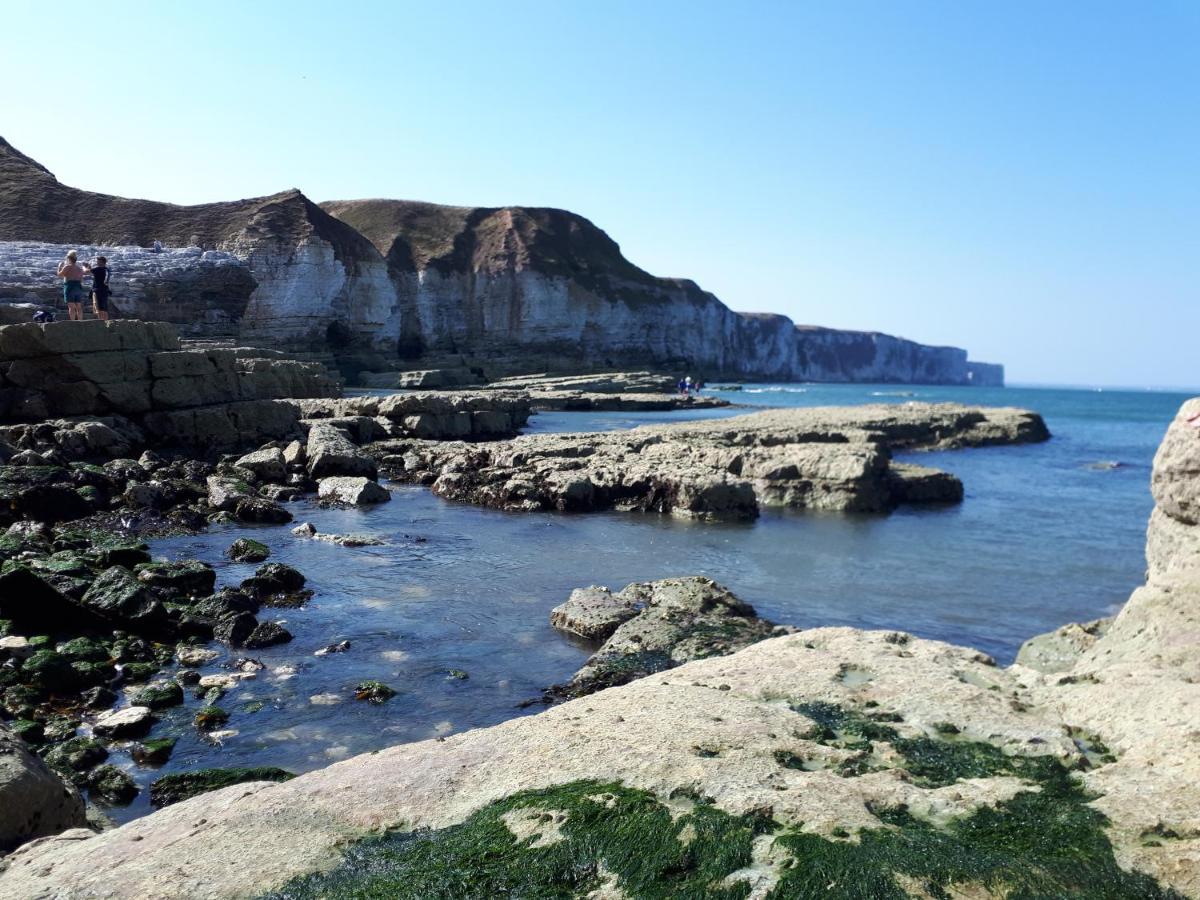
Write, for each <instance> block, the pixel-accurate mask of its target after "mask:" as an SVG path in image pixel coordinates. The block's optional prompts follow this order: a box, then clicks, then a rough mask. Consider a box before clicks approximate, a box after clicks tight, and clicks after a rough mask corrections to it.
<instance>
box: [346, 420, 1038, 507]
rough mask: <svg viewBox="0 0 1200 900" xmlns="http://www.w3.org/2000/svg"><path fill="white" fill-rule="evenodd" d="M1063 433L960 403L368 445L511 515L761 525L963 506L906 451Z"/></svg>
mask: <svg viewBox="0 0 1200 900" xmlns="http://www.w3.org/2000/svg"><path fill="white" fill-rule="evenodd" d="M1047 437H1049V432H1048V431H1047V430H1046V426H1045V423H1044V422H1043V421H1042V419H1041V417H1040V416H1038V415H1037V414H1036V413H1032V412H1029V411H1026V410H1018V409H998V408H971V407H964V406H958V405H954V404H920V403H914V404H906V405H903V406H895V405H877V406H860V407H827V408H813V409H793V410H772V411H768V412H760V413H752V414H749V415H745V416H735V417H731V418H725V419H719V420H708V421H701V422H689V423H684V424H678V425H657V426H644V427H641V428H635V429H633V430H631V431H622V432H601V433H593V434H545V435H526V436H522V437H518V438H515V439H513V440H511V441H504V442H498V443H483V444H464V443H424V442H406V441H384V442H379V443H376V444H374V445H372V446H370V447H369V448H368V450H369V452H371V453H372V455H374V456H375V457H376V458H377V459H379V460H380V463H381V465H382V467H383V468H384V470H385V471H387V472H389V473H390V474H391V475H392V476H393V477H395V478H398V479H400V480H407V481H415V482H419V483H427V484H431V485H432V486H433V491H434V493H436V494H438V495H439V496H442V497H446V498H447V499H452V500H462V501H466V502H470V503H477V504H479V505H483V506H493V507H497V508H500V509H511V510H539V509H543V510H544V509H559V510H569V511H590V510H602V509H623V510H641V511H657V512H664V513H670V514H672V515H676V516H682V517H690V518H698V519H719V518H750V517H753V516H755V515H757V514H758V510H759V508H760V506H781V507H793V508H806V509H822V510H844V511H859V512H880V511H886V510H888V509H892V508H893V507H895V506H897V505H898V504H900V503H905V502H957V501H959V500H961V499H962V484H961V482H959V480H958V479H957V478H955V477H954V476H952V475H949V474H947V473H945V472H940V471H937V470H935V469H929V468H926V467H922V466H917V465H913V464H910V463H905V464H900V463H894V462H892V459H891V453H892V451H893V450H912V449H956V448H960V447H974V446H985V445H990V444H1005V443H1024V442H1031V441H1040V440H1045V439H1046V438H1047Z"/></svg>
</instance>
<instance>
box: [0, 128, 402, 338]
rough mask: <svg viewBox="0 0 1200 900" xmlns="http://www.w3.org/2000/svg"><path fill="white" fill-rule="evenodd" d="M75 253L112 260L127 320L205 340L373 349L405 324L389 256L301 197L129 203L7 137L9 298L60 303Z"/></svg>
mask: <svg viewBox="0 0 1200 900" xmlns="http://www.w3.org/2000/svg"><path fill="white" fill-rule="evenodd" d="M155 241H160V242H161V243H162V245H163V246H164V248H165V250H164V252H163V253H153V252H152V251H151V250H150V249H149V248H150V247H152V246H153V244H154V242H155ZM71 249H77V250H79V251H80V254H81V257H83V258H89V257H91V256H95V255H103V256H107V257H108V261H109V266H110V268H111V269H112V271H113V290H114V301H115V303H116V305H117V306H118V308H119V309H120V310H121V311H122V313H124V314H125V315H129V316H136V317H138V318H144V319H153V320H156V321H167V322H172V323H175V324H178V325H180V326H182V327H183V328H184V329H185V331H187V332H190V333H193V334H213V333H224V334H238V335H240V336H242V337H245V338H250V339H255V338H262V339H268V338H269V339H270V340H271V341H272V343H273V344H274V345H278V344H280V343H285V344H295V345H313V344H320V343H323V342H324V341H325V340H326V336H327V332H328V331H329V328H330V326H331V325H333V324H334V323H340V324H341V325H343V326H345V330H346V332H348V334H351V335H356V336H359V337H361V338H364V339H366V340H373V339H374V338H375V336H376V334H377V333H379V332H386V331H387V330H388V328H389V326H391V327H394V325H393V324H392V323H391V322H390V319H391V318H392V316H393V314H394V306H395V303H394V297H393V292H392V290H391V286H390V283H389V281H388V278H387V272H386V267H385V266H384V263H383V260H382V259H381V258H380V256H379V254H378V252H377V251H376V250H375V248H374V247H373V246H372V245H371V243H370V242H369V241H367V240H366V239H365V238H364V237H363V236H362V235H360V234H358V233H357V232H356V231H355V230H354V229H353V228H350V227H348V226H347V225H345V224H344V223H342V222H340V221H338V220H337V219H335V218H333V217H332V216H329V215H327V214H326V213H325V212H323V211H322V210H321V209H320V208H319V207H318V206H317V205H316V204H314V203H313V202H312V201H310V200H309V199H308V198H306V197H305V196H304V195H303V194H301V193H300V192H299V191H294V190H293V191H286V192H283V193H280V194H274V195H272V196H270V197H260V198H256V199H251V200H239V201H235V202H231V203H209V204H203V205H199V206H176V205H174V204H170V203H157V202H153V201H149V200H128V199H125V198H123V197H114V196H111V195H108V194H96V193H92V192H90V191H81V190H78V189H76V188H71V187H67V186H66V185H63V184H60V183H59V182H58V180H57V179H56V178H55V177H54V176H53V175H52V174H50V172H49V171H47V170H46V169H45V168H44V167H42V166H41V165H39V164H38V163H36V162H34V161H33V160H31V159H29V157H27V156H25V155H24V154H22V153H20V152H19V151H17V150H16V149H15V148H13V147H12V146H11V145H10V144H8V143H7V142H5V141H4V140H3V139H0V300H9V301H13V300H18V301H19V300H35V301H41V302H53V301H54V300H55V299H56V298H57V297H58V296H59V291H60V288H59V285H58V283H57V279H56V278H54V277H53V275H54V270H55V267H56V265H57V264H58V262H59V261H61V259H62V258H63V256H64V255H65V253H66V251H67V250H71Z"/></svg>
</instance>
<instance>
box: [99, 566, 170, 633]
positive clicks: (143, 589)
mask: <svg viewBox="0 0 1200 900" xmlns="http://www.w3.org/2000/svg"><path fill="white" fill-rule="evenodd" d="M81 602H82V603H83V605H84V606H85V607H86V608H87V609H89V610H91V611H92V612H94V613H96V614H97V615H99V616H101V617H103V618H105V619H108V620H109V621H112V622H117V623H120V624H122V625H128V626H129V627H131V628H135V629H137V630H139V631H143V630H150V631H155V630H159V629H161V628H162V627H163V626H164V625H165V623H166V620H167V615H166V610H165V609H164V608H163V605H162V604H161V603H160V602H159V601H158V599H157V598H156V597H155V596H154V594H153V593H152V592H151V591H150V589H149V588H148V587H147V586H146V585H145V584H143V583H142V582H141V581H139V580H138V579H137V577H136V576H135V575H134V574H133V573H132V572H130V571H129V570H128V569H126V568H124V567H122V566H113V567H112V568H109V569H106V570H105V571H104V572H103V573H101V574H100V575H99V576H98V577H97V578H96V580H95V581H93V582H92V584H91V586H90V587H89V588H88V589H87V592H86V593H85V594H84V595H83V599H82V601H81Z"/></svg>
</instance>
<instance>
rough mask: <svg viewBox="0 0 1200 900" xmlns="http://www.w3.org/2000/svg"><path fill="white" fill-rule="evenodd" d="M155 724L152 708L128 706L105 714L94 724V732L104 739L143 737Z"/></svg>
mask: <svg viewBox="0 0 1200 900" xmlns="http://www.w3.org/2000/svg"><path fill="white" fill-rule="evenodd" d="M153 724H154V713H153V712H152V711H151V710H150V707H148V706H127V707H125V708H124V709H115V710H111V711H110V712H106V713H104V714H103V715H102V716H100V718H98V719H97V720H96V721H95V722H94V723H93V724H92V730H93V731H95V732H96V734H98V735H100V736H102V737H114V738H121V737H141V736H142V735H144V734H145V733H146V732H147V731H149V730H150V727H151V726H152V725H153Z"/></svg>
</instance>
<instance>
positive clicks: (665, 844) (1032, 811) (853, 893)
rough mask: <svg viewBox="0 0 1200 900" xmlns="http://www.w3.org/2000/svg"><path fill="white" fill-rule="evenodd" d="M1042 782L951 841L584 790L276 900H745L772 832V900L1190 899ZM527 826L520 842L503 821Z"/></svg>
mask: <svg viewBox="0 0 1200 900" xmlns="http://www.w3.org/2000/svg"><path fill="white" fill-rule="evenodd" d="M1037 781H1038V785H1037V786H1038V790H1030V791H1023V792H1021V793H1019V794H1017V795H1016V796H1014V797H1012V798H1011V799H1009V800H1007V801H1005V802H1003V803H1000V804H998V805H996V806H992V807H981V808H979V809H977V810H975V811H974V812H972V813H970V814H968V815H966V816H963V817H961V818H959V819H956V820H953V821H951V822H950V823H949V824H948V825H946V826H938V825H934V824H932V823H930V822H927V821H924V820H921V819H918V818H916V817H915V816H913V815H912V814H911V813H909V811H908V810H907V809H905V808H904V807H884V808H878V809H872V812H873V813H874V814H875V816H876V817H877V818H878V819H879V820H880V822H879V827H877V828H864V829H860V830H858V832H857V834H856V835H852V834H851V833H850V831H848V830H847V829H846V828H845V827H843V826H836V827H835V828H833V829H832V830H831V832H830V835H829V836H828V837H826V836H823V835H820V834H815V833H810V832H803V831H799V830H793V829H782V828H780V826H778V825H777V824H776V823H774V822H772V821H771V820H770V818H769V815H768V814H766V813H761V814H757V815H755V814H748V815H745V816H733V815H730V814H728V813H725V812H723V811H721V810H718V809H716V808H715V807H713V806H712V805H710V804H708V803H706V802H699V803H697V805H696V806H695V807H694V808H693V809H692V810H691V811H690V812H688V813H686V814H684V815H682V816H679V817H678V818H675V819H673V818H672V816H671V813H670V811H669V810H668V808H667V807H666V806H665V805H663V804H662V803H660V802H659V801H658V799H657V798H656V797H655V796H654V795H653V794H651V793H648V792H645V791H641V790H634V789H630V788H626V787H623V786H621V785H619V784H601V783H597V782H593V781H580V782H572V783H570V784H565V785H561V786H558V787H554V788H548V789H544V790H535V791H526V792H523V793H519V794H514V795H513V796H511V797H508V798H506V799H504V800H500V801H497V802H495V803H492V804H491V805H489V806H487V807H484V808H483V809H481V810H479V811H478V812H476V813H475V814H473V815H472V816H471V817H470V818H468V819H467V820H466V821H465V822H463V823H462V824H461V825H456V826H453V827H450V828H445V829H442V830H439V831H422V832H392V833H388V834H385V835H383V836H381V837H371V838H366V839H364V840H361V841H359V842H358V843H356V844H354V845H352V846H351V847H349V848H348V850H347V851H346V854H345V857H344V858H343V861H342V862H341V864H340V865H338V866H337V867H336V868H334V869H333V870H332V871H329V872H325V873H321V874H313V875H307V876H301V877H299V878H296V879H294V880H293V881H291V882H289V883H288V884H287V885H285V886H284V887H282V888H281V889H280V890H278V891H276V892H274V893H271V894H269V895H267V897H268V900H306V898H318V897H338V898H364V900H365V898H397V900H404V898H447V900H448V898H467V900H470V898H479V900H482V898H493V897H520V898H572V897H582V896H586V895H587V894H588V893H589V892H590V891H594V890H596V889H597V888H599V887H601V886H602V885H604V886H607V887H608V888H610V892H611V893H612V894H613V895H614V896H617V895H619V896H626V897H631V898H632V897H636V898H647V900H655V898H697V900H698V898H709V897H711V898H744V897H746V895H747V894H748V893H749V892H750V884H749V883H748V882H747V881H741V880H737V879H734V880H729V879H728V876H730V875H731V874H733V873H735V872H738V871H739V870H741V869H744V868H745V867H747V866H748V865H750V864H751V862H752V859H751V846H752V842H753V841H754V839H755V837H757V836H758V835H762V834H768V833H773V834H774V835H775V837H774V840H775V843H776V845H777V847H779V848H782V849H784V850H786V852H787V854H788V855H789V856H790V859H785V860H783V861H782V862H781V863H780V865H779V867H778V868H777V869H776V872H777V874H778V875H779V881H778V882H777V884H776V885H775V887H774V889H773V890H772V891H771V893H770V894H769V895H768V896H769V897H770V898H771V900H800V898H814V900H816V898H822V900H825V898H832V900H900V898H907V897H909V896H910V893H909V891H910V890H911V889H912V888H914V887H916V888H917V889H919V890H920V891H921V892H922V895H926V896H930V897H937V898H948V897H949V896H951V893H952V892H956V890H957V889H960V888H967V889H969V888H972V887H975V888H980V889H982V890H983V891H986V892H988V893H989V895H992V896H1003V897H1007V898H1011V900H1043V898H1044V900H1051V898H1054V900H1059V898H1063V900H1067V898H1078V900H1085V898H1086V900H1092V898H1098V900H1125V898H1128V900H1182V898H1179V895H1178V894H1176V893H1175V892H1173V891H1171V890H1169V889H1165V888H1162V887H1161V886H1159V885H1158V884H1157V883H1156V882H1155V881H1154V880H1153V879H1152V878H1150V877H1149V876H1147V875H1145V874H1141V873H1136V872H1129V871H1126V870H1124V869H1121V868H1120V866H1118V865H1117V862H1116V859H1115V858H1114V855H1113V850H1112V846H1111V844H1110V843H1109V841H1108V838H1107V837H1106V836H1105V833H1104V827H1105V825H1106V824H1107V822H1106V820H1105V818H1104V816H1103V815H1102V814H1101V813H1099V812H1098V811H1096V810H1094V809H1092V808H1091V807H1090V806H1088V805H1087V801H1088V799H1089V798H1088V796H1087V795H1086V794H1085V793H1084V791H1083V789H1082V787H1081V786H1080V784H1079V783H1078V782H1077V781H1076V780H1074V779H1073V778H1072V777H1071V775H1070V773H1069V772H1068V770H1067V769H1066V768H1065V767H1064V766H1062V765H1061V764H1060V763H1058V762H1057V761H1055V760H1048V762H1047V764H1046V765H1045V766H1044V767H1042V768H1041V769H1040V770H1039V772H1038V779H1037ZM526 810H527V811H528V812H523V811H526ZM522 820H524V822H525V824H526V828H525V829H523V830H522V833H524V834H525V836H524V837H521V838H519V837H517V836H516V835H515V834H514V833H513V832H512V831H511V830H510V829H509V827H508V826H507V825H506V824H505V822H506V821H508V822H514V821H516V822H518V823H520V822H521V821H522ZM543 823H544V824H545V826H546V827H545V828H542V827H540V826H542V824H543ZM618 892H619V894H618Z"/></svg>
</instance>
